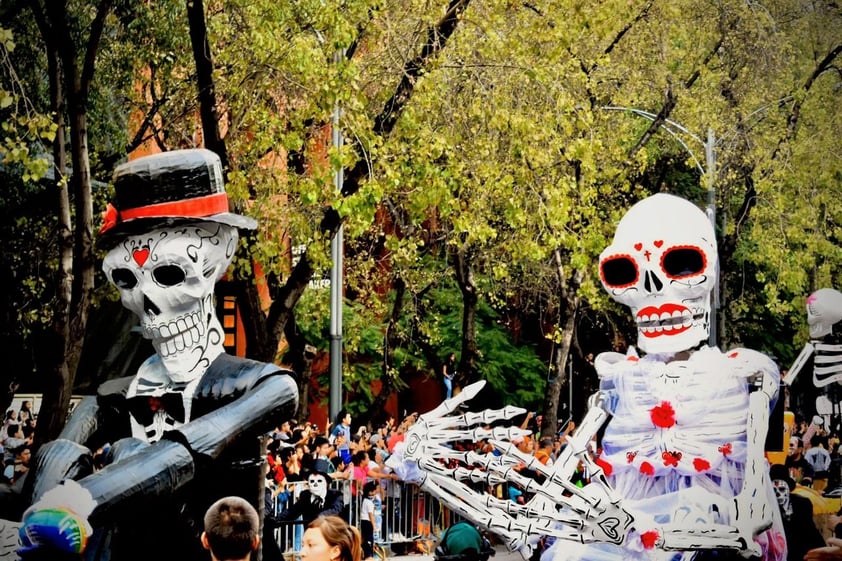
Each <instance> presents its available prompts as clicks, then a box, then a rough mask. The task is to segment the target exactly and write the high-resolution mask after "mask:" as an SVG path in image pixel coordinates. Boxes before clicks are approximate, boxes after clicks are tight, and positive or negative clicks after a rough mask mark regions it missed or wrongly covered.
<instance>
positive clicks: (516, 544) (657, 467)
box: [401, 194, 785, 561]
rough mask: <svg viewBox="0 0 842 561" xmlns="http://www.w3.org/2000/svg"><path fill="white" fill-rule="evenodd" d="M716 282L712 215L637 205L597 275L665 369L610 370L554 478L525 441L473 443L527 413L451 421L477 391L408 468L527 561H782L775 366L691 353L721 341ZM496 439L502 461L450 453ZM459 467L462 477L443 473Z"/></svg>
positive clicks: (624, 358)
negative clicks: (714, 558) (502, 495)
mask: <svg viewBox="0 0 842 561" xmlns="http://www.w3.org/2000/svg"><path fill="white" fill-rule="evenodd" d="M716 271H717V254H716V242H715V236H714V232H713V228H712V227H711V224H710V222H709V221H708V219H707V217H706V216H705V215H704V213H703V212H702V211H701V210H699V209H698V208H697V207H695V206H694V205H692V204H691V203H689V202H687V201H685V200H683V199H680V198H678V197H674V196H671V195H665V194H659V195H655V196H653V197H650V198H648V199H645V200H643V201H641V202H640V203H638V204H637V205H635V206H634V207H633V208H632V209H631V210H630V211H629V212H628V213H627V214H626V216H625V217H624V218H623V220H622V221H621V222H620V225H619V226H618V229H617V233H616V235H615V238H614V242H613V243H612V245H611V246H610V247H608V248H607V249H606V250H605V251H604V252H603V254H602V256H601V258H600V273H601V277H602V280H603V285H604V286H605V288H606V289H607V290H608V291H609V293H610V294H611V296H612V298H614V299H615V300H617V301H619V302H621V303H623V304H625V305H627V306H629V307H630V308H631V309H632V312H633V314H634V316H635V321H636V322H637V325H638V334H639V339H638V345H639V346H640V348H642V349H643V350H646V351H648V352H649V353H652V354H649V355H647V356H645V357H642V358H640V357H638V355H637V353H636V352H635V351H634V349H630V350H629V353H628V354H627V355H621V354H619V353H603V354H601V355H599V356H598V357H597V359H596V361H595V366H596V369H597V373H598V374H599V376H600V391H599V392H598V393H597V394H596V395H595V396H594V397H593V398H592V400H591V403H590V408H589V410H588V413H587V415H586V417H585V419H584V420H583V422H582V423H581V424H580V425H579V427H578V428H577V430H576V431H575V432H574V433H573V435H572V436H571V437H569V442H568V445H567V446H566V447H565V448H564V449H563V451H562V453H561V455H560V457H559V458H558V459H557V460H556V461H555V462H554V463H553V465H552V466H551V467H549V468H548V467H547V466H544V465H542V464H541V463H540V462H538V461H537V460H535V459H534V458H533V457H532V456H530V455H527V454H523V453H521V452H519V451H518V450H517V449H516V447H515V446H514V445H513V444H511V440H512V439H514V438H516V437H518V436H520V435H522V434H523V431H521V430H520V429H516V428H508V427H499V426H498V427H495V428H491V429H484V428H471V427H472V426H473V425H478V424H483V425H486V424H489V423H495V422H498V421H501V420H505V419H510V418H512V417H513V416H515V415H517V414H519V413H521V412H522V410H520V409H518V408H511V407H508V408H506V409H503V410H500V411H484V412H480V413H464V414H454V412H456V409H457V408H458V406H459V404H460V403H462V402H464V401H466V400H468V399H470V398H471V397H472V396H473V395H475V394H476V392H477V391H478V389H479V388H478V387H477V386H476V385H472V386H468V387H467V388H465V390H464V391H463V392H462V393H461V394H458V395H457V396H456V397H454V398H453V399H451V400H447V401H446V402H444V403H443V404H441V405H440V406H439V407H438V408H437V409H435V410H433V411H431V412H430V413H427V414H425V415H422V416H421V417H420V418H419V420H418V421H417V422H416V424H415V425H414V426H413V427H412V428H411V429H410V431H409V432H408V434H407V437H406V444H405V448H404V449H403V450H401V453H402V454H403V459H404V460H410V461H413V462H416V463H417V465H418V467H419V468H420V469H421V470H422V473H420V474H419V475H418V476H417V478H416V481H417V482H419V483H420V485H421V486H422V488H424V489H426V490H428V491H429V492H431V493H433V494H435V495H436V496H438V497H439V498H440V499H441V500H443V501H444V502H445V503H447V504H448V506H450V507H451V508H453V509H455V510H456V511H457V512H460V513H462V514H463V515H465V516H467V517H469V518H471V519H472V520H474V521H475V522H476V523H478V524H480V525H482V526H484V527H486V528H488V529H490V530H491V531H494V532H496V533H497V534H499V535H501V536H502V537H503V538H504V539H505V540H506V542H507V544H508V546H509V548H510V549H512V550H514V549H518V550H520V551H521V553H523V555H524V557H528V556H529V555H530V554H531V552H532V548H533V546H534V544H535V543H536V542H537V540H538V539H539V538H540V537H542V536H550V537H554V538H556V540H557V541H556V545H555V546H553V547H551V548H550V549H549V550H548V551H547V552H546V553H545V556H546V557H547V558H552V559H553V560H554V561H560V560H566V559H589V560H592V559H616V560H620V559H659V560H660V559H673V558H678V557H681V558H683V559H690V558H692V557H693V556H694V554H695V552H696V551H698V550H703V549H729V550H735V551H739V552H740V553H742V554H743V555H744V556H745V557H750V556H753V555H761V556H763V557H764V558H765V559H782V558H784V557H785V543H782V540H783V532H782V529H781V528H782V526H781V524H780V518H779V515H778V509H777V507H776V504H775V497H774V493H773V489H772V486H771V483H770V482H769V479H768V466H767V464H766V460H765V457H764V451H763V446H764V441H765V435H766V430H767V425H768V416H769V411H770V409H771V404H772V401H773V400H774V399H775V398H776V397H777V389H778V378H779V373H778V369H777V366H776V365H775V364H774V362H773V361H772V360H771V359H769V358H768V357H766V356H765V355H763V354H761V353H758V352H756V351H751V350H748V349H736V350H732V351H730V352H728V353H724V354H723V353H722V352H720V351H719V350H718V349H716V348H710V347H703V348H702V349H701V350H698V351H695V352H692V349H694V348H695V347H696V346H698V345H699V344H700V342H702V341H704V340H706V339H707V337H708V331H709V316H710V313H709V312H710V304H709V302H710V300H709V299H710V293H711V290H712V288H713V286H714V277H715V275H716ZM751 388H757V391H753V392H751V391H750V390H751ZM609 415H610V416H611V419H610V421H608V424H607V425H606V427H605V433H604V438H603V441H602V443H601V444H602V448H603V450H602V453H601V455H600V456H599V457H598V458H596V459H595V458H592V457H591V456H590V454H589V452H588V443H589V442H590V441H591V440H592V439H593V438H594V437H595V435H596V433H597V431H598V430H599V429H600V428H601V427H602V425H603V424H604V423H605V422H606V420H607V419H608V418H609ZM484 438H489V439H490V440H491V442H492V443H493V444H494V445H495V446H496V447H497V449H498V450H499V451H501V452H502V456H499V457H496V456H493V455H491V454H488V455H482V454H476V453H474V452H457V451H455V450H452V449H451V448H449V447H448V446H447V443H448V442H450V441H458V440H474V441H478V440H481V439H484ZM453 458H455V459H458V460H460V461H461V462H462V463H463V464H464V466H465V467H459V468H456V469H447V468H445V467H444V465H443V464H442V463H440V461H439V460H441V459H453ZM580 462H582V463H583V464H584V466H585V467H586V469H587V471H588V473H589V475H590V482H589V483H588V484H587V485H586V486H585V487H584V488H582V489H579V488H577V487H576V486H575V485H573V484H572V483H571V481H570V479H571V477H572V476H573V474H574V471H575V469H576V467H577V466H578V464H579V463H580ZM520 463H525V464H526V467H528V468H529V469H532V470H534V471H535V472H537V473H538V474H540V475H543V476H544V477H545V480H544V482H543V483H542V484H538V483H537V482H536V481H535V480H532V479H529V478H526V477H523V476H521V475H520V474H519V473H518V472H516V471H515V470H514V469H513V468H514V467H515V466H516V465H517V464H520ZM462 481H471V482H477V481H483V482H488V483H489V484H491V485H495V484H497V483H505V482H513V483H517V484H518V485H520V486H521V487H522V488H523V489H524V490H525V491H526V492H528V493H533V494H534V498H532V499H531V500H530V501H529V502H528V503H527V504H525V505H517V504H514V503H512V502H511V501H502V500H498V499H496V498H494V497H492V496H490V495H485V494H482V493H477V492H475V491H473V490H472V489H471V488H469V487H468V486H467V485H465V484H464V483H462ZM773 525H774V528H772V530H770V531H769V532H765V531H766V530H767V529H769V528H770V527H772V526H773Z"/></svg>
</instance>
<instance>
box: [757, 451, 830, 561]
mask: <svg viewBox="0 0 842 561" xmlns="http://www.w3.org/2000/svg"><path fill="white" fill-rule="evenodd" d="M769 479H770V480H771V481H772V486H773V487H774V489H775V497H776V498H777V500H778V507H779V509H780V514H781V519H782V520H783V527H784V534H785V537H786V547H787V560H788V561H796V560H797V561H801V560H802V559H804V555H805V554H806V553H807V551H809V550H810V549H814V548H819V547H823V546H824V545H825V543H824V539H823V538H822V535H821V533H820V532H819V530H818V528H816V524H815V522H814V521H813V503H812V502H810V499H808V498H806V497H802V496H799V495H797V494H795V493H793V491H794V490H795V480H794V479H793V478H792V477H790V475H789V470H788V469H787V468H786V466H785V465H782V464H775V465H773V466H772V467H771V468H770V469H769Z"/></svg>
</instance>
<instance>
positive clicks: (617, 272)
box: [599, 255, 639, 288]
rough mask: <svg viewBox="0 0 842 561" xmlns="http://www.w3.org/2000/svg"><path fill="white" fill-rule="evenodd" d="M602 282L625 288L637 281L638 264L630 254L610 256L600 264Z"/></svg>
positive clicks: (613, 286) (610, 285) (612, 286)
mask: <svg viewBox="0 0 842 561" xmlns="http://www.w3.org/2000/svg"><path fill="white" fill-rule="evenodd" d="M599 271H600V273H601V275H602V282H604V283H605V285H606V286H609V287H611V288H625V287H628V286H631V285H633V284H635V283H636V282H637V279H638V277H639V275H638V272H637V264H636V263H635V262H634V261H633V260H632V259H631V258H629V257H628V256H625V255H617V256H615V257H609V258H608V259H605V260H604V261H603V262H602V263H600V264H599Z"/></svg>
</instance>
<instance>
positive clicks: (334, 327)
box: [328, 51, 345, 420]
mask: <svg viewBox="0 0 842 561" xmlns="http://www.w3.org/2000/svg"><path fill="white" fill-rule="evenodd" d="M344 56H345V53H344V51H337V52H336V54H335V55H334V62H336V63H337V64H338V63H339V62H340V61H341V60H342V58H343V57H344ZM341 114H342V111H341V108H340V107H339V102H338V101H337V102H336V104H335V105H334V106H333V122H332V129H333V131H332V132H333V139H332V140H333V147H334V148H335V149H336V150H337V151H338V150H339V149H340V148H342V144H343V143H344V138H343V136H342V129H341V128H340V127H339V118H340V116H341ZM344 181H345V170H344V169H342V166H338V167H337V169H336V170H334V172H333V183H334V187H335V188H336V192H337V193H342V185H343V183H344ZM344 239H345V236H344V229H343V227H342V222H341V221H340V223H339V228H338V229H337V230H336V234H335V235H334V236H333V239H332V240H330V256H331V268H330V384H329V391H328V411H329V414H330V419H331V420H332V419H336V417H337V416H338V415H339V411H340V410H341V409H342V292H343V285H344V281H343V274H342V272H343V271H342V268H343V263H344V258H343V257H344V246H343V244H344Z"/></svg>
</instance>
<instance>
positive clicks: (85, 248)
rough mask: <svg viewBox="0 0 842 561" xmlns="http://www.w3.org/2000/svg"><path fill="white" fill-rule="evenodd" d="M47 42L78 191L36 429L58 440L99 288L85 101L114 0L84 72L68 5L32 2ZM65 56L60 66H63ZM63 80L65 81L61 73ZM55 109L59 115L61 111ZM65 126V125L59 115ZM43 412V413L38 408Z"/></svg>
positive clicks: (65, 228) (64, 229)
mask: <svg viewBox="0 0 842 561" xmlns="http://www.w3.org/2000/svg"><path fill="white" fill-rule="evenodd" d="M32 10H33V13H34V14H35V18H36V21H38V25H39V29H40V31H41V34H42V37H43V39H44V43H45V45H46V46H47V52H48V59H52V60H51V61H50V62H48V65H49V71H50V77H49V78H50V82H51V85H50V97H51V105H52V106H53V108H55V109H58V108H60V107H61V106H62V103H63V102H64V100H65V97H64V95H63V92H66V101H67V112H68V115H69V123H70V147H71V162H72V169H73V176H72V177H71V179H70V185H71V187H72V189H73V195H74V201H73V204H74V211H75V212H74V215H73V216H74V222H73V223H71V213H70V203H69V193H68V189H67V182H66V181H59V185H58V193H59V200H58V223H59V267H58V274H57V276H58V282H57V294H56V302H57V305H56V306H55V319H54V322H53V328H52V331H51V333H50V334H49V336H48V337H47V339H46V346H45V348H44V349H43V354H42V356H43V357H44V362H42V364H43V366H44V370H43V373H44V375H45V378H46V381H45V384H44V387H45V392H44V396H43V399H42V402H41V409H40V412H39V422H38V425H37V428H36V431H37V434H36V439H37V442H41V443H43V442H48V441H50V440H53V439H55V438H56V437H57V436H58V434H59V433H60V432H61V429H62V428H63V427H64V423H65V420H66V417H67V411H68V409H69V407H70V396H71V392H72V388H73V381H74V379H75V376H76V368H77V366H78V364H79V359H80V357H81V353H82V347H83V343H84V338H85V331H86V328H87V321H88V313H89V310H90V302H91V295H92V293H93V287H94V264H95V255H94V250H93V199H92V195H91V171H90V162H89V159H88V127H87V103H88V91H89V89H90V84H91V80H92V79H93V73H94V61H95V59H96V53H97V50H98V47H99V42H100V38H101V36H102V32H103V28H104V22H105V17H106V15H107V14H108V13H109V12H110V10H111V2H110V0H103V1H102V2H100V4H99V5H98V6H97V12H96V15H95V17H94V19H93V21H92V22H91V25H90V28H89V29H90V31H89V37H88V40H87V43H86V49H85V53H84V60H83V62H82V65H81V71H80V68H79V65H78V64H77V60H76V56H77V46H76V42H75V41H74V40H73V37H72V35H71V30H70V26H69V25H68V22H67V14H66V5H65V4H64V3H59V2H52V3H49V2H48V3H47V4H46V10H47V12H46V13H45V12H41V10H40V7H39V6H38V5H36V4H33V5H32ZM59 56H61V59H60V60H61V66H59V64H58V61H59ZM62 78H63V79H62ZM61 114H62V112H61V111H57V112H56V115H61ZM58 124H59V125H60V127H59V130H61V128H62V125H63V123H62V122H61V120H60V119H59V121H58ZM61 140H62V136H59V135H57V136H56V140H55V142H54V148H53V150H54V155H55V163H56V165H57V166H60V167H58V169H57V173H56V177H57V178H59V177H61V176H62V175H63V174H64V172H65V169H66V168H65V155H64V144H63V142H61ZM41 412H43V414H42V413H41Z"/></svg>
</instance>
